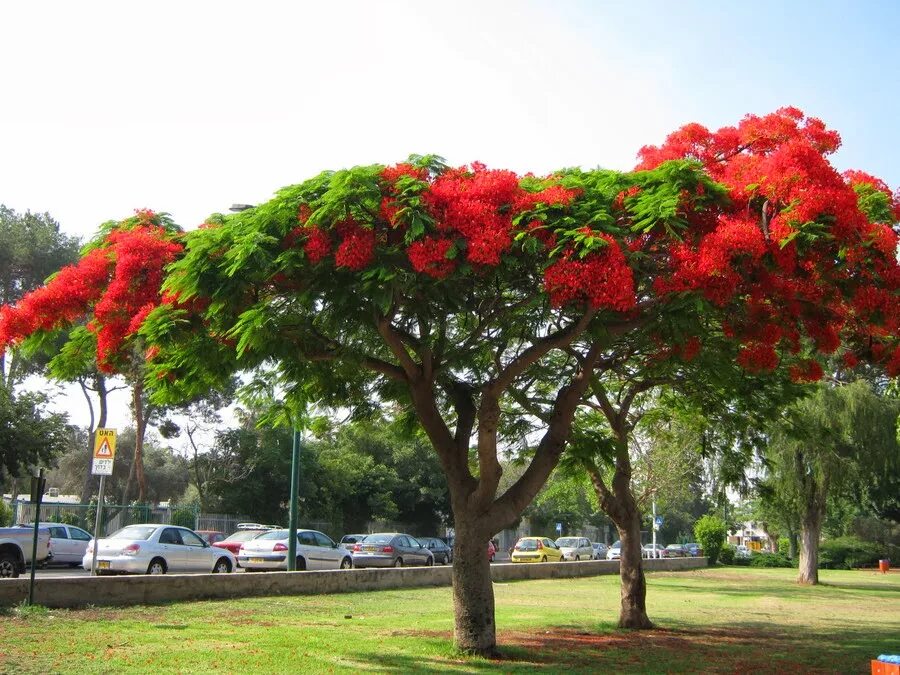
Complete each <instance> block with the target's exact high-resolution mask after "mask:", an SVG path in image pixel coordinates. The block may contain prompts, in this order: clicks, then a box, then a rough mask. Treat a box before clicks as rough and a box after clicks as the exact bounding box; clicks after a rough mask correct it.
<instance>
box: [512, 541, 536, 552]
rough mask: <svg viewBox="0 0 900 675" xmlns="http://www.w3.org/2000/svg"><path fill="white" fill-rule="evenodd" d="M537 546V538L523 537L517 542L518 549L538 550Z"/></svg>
mask: <svg viewBox="0 0 900 675" xmlns="http://www.w3.org/2000/svg"><path fill="white" fill-rule="evenodd" d="M537 547H538V543H537V539H522V540H521V541H520V542H519V543H518V544H516V550H517V551H536V550H537Z"/></svg>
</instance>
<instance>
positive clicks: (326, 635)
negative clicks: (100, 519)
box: [0, 568, 900, 673]
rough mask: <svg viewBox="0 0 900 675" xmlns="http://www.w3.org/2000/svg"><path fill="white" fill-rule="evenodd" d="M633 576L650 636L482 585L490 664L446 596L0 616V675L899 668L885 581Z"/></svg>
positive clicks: (381, 595) (894, 617)
mask: <svg viewBox="0 0 900 675" xmlns="http://www.w3.org/2000/svg"><path fill="white" fill-rule="evenodd" d="M795 575H796V571H794V570H785V569H752V568H714V569H708V570H698V571H694V572H677V573H674V572H669V573H667V572H658V573H652V574H649V575H648V587H649V588H648V607H649V611H650V615H651V618H652V619H653V620H654V621H655V622H656V623H657V626H658V627H657V629H655V630H652V631H644V632H633V631H623V630H618V629H616V628H615V621H616V618H617V613H618V601H619V583H618V578H617V577H596V578H592V579H566V580H541V581H524V582H515V583H498V584H495V587H494V590H495V595H496V602H497V625H498V627H499V631H498V634H499V643H500V648H501V651H502V652H503V654H504V659H503V660H501V661H495V662H491V661H485V660H483V659H477V658H468V657H463V656H460V655H458V654H456V653H455V652H454V650H453V646H452V630H453V619H452V599H451V594H450V589H448V588H435V589H411V590H402V591H400V590H396V591H381V592H371V593H358V594H346V595H330V596H304V597H275V598H248V599H244V600H232V601H210V602H193V603H177V604H171V605H165V606H151V607H139V608H129V609H106V608H102V609H101V608H96V609H84V610H48V611H46V612H40V611H28V612H21V611H17V610H15V609H11V610H8V611H7V612H6V613H5V614H4V615H3V616H0V672H17V673H38V672H41V673H47V672H53V673H68V672H78V673H92V672H116V673H129V672H134V673H146V672H151V671H154V672H156V673H167V672H178V673H208V672H239V671H244V672H248V671H249V672H267V673H280V672H289V671H292V672H298V671H299V672H304V673H306V672H351V671H369V672H435V673H436V672H488V671H491V672H493V671H498V672H505V673H507V672H508V673H516V672H525V671H534V670H539V671H541V670H554V671H559V670H560V669H565V670H568V671H573V672H600V671H608V672H616V673H632V672H634V673H662V672H665V673H679V672H685V673H687V672H698V671H702V672H728V673H734V672H745V671H746V672H751V671H752V672H779V673H783V672H813V673H815V672H822V673H826V672H841V673H843V672H860V673H862V672H868V668H869V665H868V664H869V659H871V658H873V657H875V656H877V655H878V654H881V653H885V652H891V653H897V652H900V575H898V574H889V575H880V574H877V573H873V572H846V571H827V570H826V571H822V572H821V579H822V581H823V582H824V583H822V584H821V585H820V586H817V587H812V588H810V587H801V586H797V585H796V584H795V583H794V581H793V580H794V577H795Z"/></svg>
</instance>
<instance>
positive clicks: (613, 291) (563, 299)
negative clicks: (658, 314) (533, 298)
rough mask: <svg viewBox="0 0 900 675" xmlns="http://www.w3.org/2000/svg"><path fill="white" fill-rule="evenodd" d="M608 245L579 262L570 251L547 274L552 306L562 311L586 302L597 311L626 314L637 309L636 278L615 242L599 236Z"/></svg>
mask: <svg viewBox="0 0 900 675" xmlns="http://www.w3.org/2000/svg"><path fill="white" fill-rule="evenodd" d="M598 236H600V237H602V238H603V239H605V240H606V241H607V242H608V243H609V245H608V246H604V247H603V249H602V250H601V251H600V252H597V253H590V254H588V255H587V256H585V257H584V258H582V259H578V258H577V257H576V256H575V255H574V254H573V252H572V251H571V250H569V251H566V252H565V253H564V254H563V257H562V258H561V259H560V260H557V261H556V262H554V263H552V264H550V265H549V266H548V267H547V269H546V270H544V287H545V288H546V289H547V293H548V294H549V295H550V303H551V304H552V305H554V306H556V307H561V306H563V305H567V304H569V303H573V302H579V301H583V302H587V303H588V304H589V305H590V306H591V307H593V308H595V309H599V308H607V309H614V310H617V311H619V312H627V311H628V310H630V309H632V308H633V307H634V306H635V295H634V276H633V274H632V272H631V268H630V267H629V266H628V263H627V262H626V260H625V255H624V254H623V253H622V249H621V248H620V247H619V245H618V243H616V241H615V239H613V238H612V237H610V236H609V235H606V234H600V235H598Z"/></svg>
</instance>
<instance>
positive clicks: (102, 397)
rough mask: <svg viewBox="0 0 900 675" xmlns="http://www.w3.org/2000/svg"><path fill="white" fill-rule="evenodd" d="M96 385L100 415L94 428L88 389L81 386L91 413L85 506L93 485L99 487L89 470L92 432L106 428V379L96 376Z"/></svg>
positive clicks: (92, 448)
mask: <svg viewBox="0 0 900 675" xmlns="http://www.w3.org/2000/svg"><path fill="white" fill-rule="evenodd" d="M95 384H96V392H97V398H98V399H99V402H100V415H99V417H98V418H97V426H96V427H95V426H94V406H93V405H92V404H91V397H90V394H89V393H88V389H87V387H86V386H84V384H82V387H81V389H82V391H83V392H84V397H85V399H87V404H88V408H89V410H90V413H91V421H90V426H89V427H88V432H89V433H88V439H87V473H86V474H85V477H84V483H83V484H82V486H81V503H82V504H87V503H88V502H89V501H90V499H91V493H92V492H93V491H94V490H93V488H94V486H95V485H99V481H98V480H97V479H96V478H94V476H93V475H91V469H92V468H93V464H94V432H95V431H96V430H97V429H102V428H104V427H105V426H106V415H107V409H108V405H107V391H106V378H104V377H103V376H102V375H98V376H97V378H96V379H95Z"/></svg>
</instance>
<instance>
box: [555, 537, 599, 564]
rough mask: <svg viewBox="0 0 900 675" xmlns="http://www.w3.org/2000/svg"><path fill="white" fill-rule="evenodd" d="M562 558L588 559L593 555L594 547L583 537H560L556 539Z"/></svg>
mask: <svg viewBox="0 0 900 675" xmlns="http://www.w3.org/2000/svg"><path fill="white" fill-rule="evenodd" d="M556 545H557V546H559V550H560V552H561V553H562V554H563V560H576V561H577V560H590V559H592V558H593V557H594V547H593V546H591V542H590V540H589V539H586V538H584V537H560V538H559V539H557V540H556Z"/></svg>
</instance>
